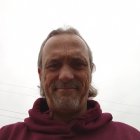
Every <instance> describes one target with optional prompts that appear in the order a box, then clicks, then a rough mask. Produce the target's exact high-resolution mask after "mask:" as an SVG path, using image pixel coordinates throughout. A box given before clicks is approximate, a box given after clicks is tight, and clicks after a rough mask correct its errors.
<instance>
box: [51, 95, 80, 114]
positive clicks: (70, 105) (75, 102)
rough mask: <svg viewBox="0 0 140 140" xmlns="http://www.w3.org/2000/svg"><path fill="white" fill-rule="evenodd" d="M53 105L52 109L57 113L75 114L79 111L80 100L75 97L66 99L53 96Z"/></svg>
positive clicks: (65, 97)
mask: <svg viewBox="0 0 140 140" xmlns="http://www.w3.org/2000/svg"><path fill="white" fill-rule="evenodd" d="M53 103H54V108H55V110H56V111H57V112H63V113H66V114H67V113H68V114H69V113H75V112H77V111H78V110H79V104H80V98H79V96H76V97H70V96H69V97H68V96H62V97H57V96H56V95H54V96H53Z"/></svg>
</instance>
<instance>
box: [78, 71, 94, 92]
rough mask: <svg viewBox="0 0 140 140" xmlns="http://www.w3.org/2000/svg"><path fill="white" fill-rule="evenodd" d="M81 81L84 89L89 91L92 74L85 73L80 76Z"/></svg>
mask: <svg viewBox="0 0 140 140" xmlns="http://www.w3.org/2000/svg"><path fill="white" fill-rule="evenodd" d="M79 79H80V81H81V83H82V89H83V88H84V89H85V90H88V88H89V85H90V82H91V74H90V73H89V72H83V73H81V74H79Z"/></svg>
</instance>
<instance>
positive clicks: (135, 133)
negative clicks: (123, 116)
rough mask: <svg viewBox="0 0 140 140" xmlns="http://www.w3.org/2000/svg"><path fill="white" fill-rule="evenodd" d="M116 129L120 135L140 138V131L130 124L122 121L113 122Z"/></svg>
mask: <svg viewBox="0 0 140 140" xmlns="http://www.w3.org/2000/svg"><path fill="white" fill-rule="evenodd" d="M112 125H113V127H114V130H115V131H116V132H118V133H119V134H120V135H124V136H125V135H126V136H127V137H131V138H132V139H136V140H137V139H140V131H139V130H138V129H136V128H134V127H132V126H130V125H128V124H125V123H122V122H114V121H113V122H112Z"/></svg>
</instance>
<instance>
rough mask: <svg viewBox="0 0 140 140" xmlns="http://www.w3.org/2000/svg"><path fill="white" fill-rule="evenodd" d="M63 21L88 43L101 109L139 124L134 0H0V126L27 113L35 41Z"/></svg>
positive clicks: (137, 8)
mask: <svg viewBox="0 0 140 140" xmlns="http://www.w3.org/2000/svg"><path fill="white" fill-rule="evenodd" d="M66 25H70V26H73V27H75V28H77V29H78V30H79V31H80V33H81V34H82V35H83V37H84V38H85V40H86V41H87V43H88V44H89V46H90V47H91V49H92V52H93V58H94V63H95V64H96V72H95V73H93V83H94V85H95V87H96V88H97V89H98V96H97V97H96V98H95V99H96V100H97V101H99V102H100V104H101V107H102V110H103V112H111V113H112V114H113V116H114V118H113V120H115V121H121V122H124V123H128V124H130V125H132V126H134V127H136V128H137V129H140V1H139V0H59V1H58V0H0V127H2V126H3V125H6V124H9V123H14V122H17V121H23V120H24V118H25V117H27V116H28V110H29V109H30V108H31V107H32V104H33V102H34V101H35V99H36V98H38V97H39V89H38V88H37V86H38V85H39V79H38V74H37V57H38V52H39V49H40V46H41V43H42V41H43V40H44V39H45V38H46V36H47V35H48V33H49V32H50V31H51V30H52V29H55V28H58V27H60V26H66Z"/></svg>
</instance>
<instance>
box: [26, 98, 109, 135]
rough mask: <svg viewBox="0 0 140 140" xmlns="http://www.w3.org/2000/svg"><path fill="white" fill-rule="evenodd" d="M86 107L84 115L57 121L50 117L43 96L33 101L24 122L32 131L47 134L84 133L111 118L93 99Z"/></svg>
mask: <svg viewBox="0 0 140 140" xmlns="http://www.w3.org/2000/svg"><path fill="white" fill-rule="evenodd" d="M87 104H88V109H87V111H86V113H85V114H84V115H81V116H80V117H77V118H74V119H72V120H71V121H70V122H69V123H65V122H59V121H56V120H53V119H52V118H51V117H50V115H49V114H50V111H49V108H48V105H47V102H46V99H45V98H39V99H37V100H36V101H35V103H34V105H33V108H32V109H30V110H29V118H26V119H25V120H24V122H25V123H26V125H27V126H28V128H29V129H30V130H32V131H38V132H42V133H48V134H70V133H71V132H72V133H82V132H83V133H86V132H90V131H93V130H95V129H98V128H100V127H103V126H104V125H106V124H108V123H109V122H110V121H111V120H112V115H111V114H109V113H102V111H101V109H100V105H99V104H98V102H96V101H94V100H88V101H87Z"/></svg>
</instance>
